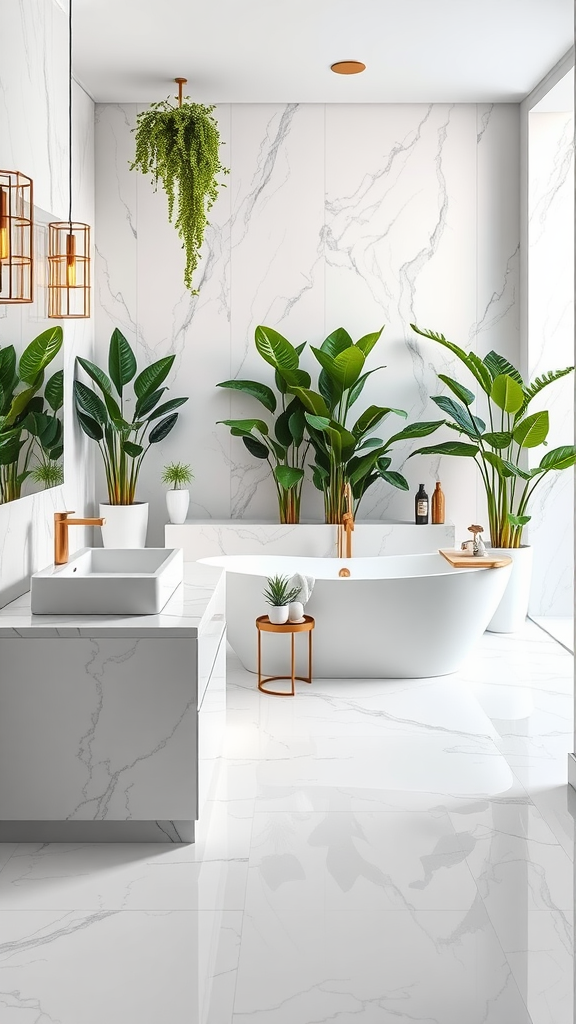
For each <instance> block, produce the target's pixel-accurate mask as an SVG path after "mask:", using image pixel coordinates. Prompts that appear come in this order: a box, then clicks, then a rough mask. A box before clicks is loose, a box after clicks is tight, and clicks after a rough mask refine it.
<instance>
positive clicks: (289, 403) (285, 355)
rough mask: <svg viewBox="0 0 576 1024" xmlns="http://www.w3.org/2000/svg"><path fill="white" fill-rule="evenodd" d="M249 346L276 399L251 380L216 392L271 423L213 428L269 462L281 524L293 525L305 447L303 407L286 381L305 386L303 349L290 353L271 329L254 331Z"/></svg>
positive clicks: (232, 423) (249, 421)
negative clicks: (244, 402) (244, 401)
mask: <svg viewBox="0 0 576 1024" xmlns="http://www.w3.org/2000/svg"><path fill="white" fill-rule="evenodd" d="M254 340H255V344H256V350H257V352H258V353H259V354H260V355H261V356H262V358H263V359H264V361H265V362H266V363H268V364H269V365H270V366H273V367H274V370H275V374H274V382H275V385H276V392H277V393H275V392H274V390H273V389H272V388H271V387H270V386H269V385H268V384H262V383H260V382H259V381H254V380H225V381H222V382H221V383H220V384H218V385H217V387H219V388H227V389H228V390H230V391H236V392H240V393H241V394H244V395H247V396H248V397H249V398H251V399H255V400H256V401H257V402H259V403H260V405H262V406H263V407H264V408H265V409H266V410H267V411H268V412H269V413H272V415H273V416H274V417H275V418H274V419H273V421H272V424H271V425H270V426H269V425H268V423H266V421H265V420H262V419H241V420H232V419H231V420H219V421H218V422H219V423H222V424H224V426H227V427H229V429H230V433H231V434H232V436H233V437H241V438H242V441H243V443H244V446H245V447H246V448H247V449H248V451H249V452H250V454H251V455H253V456H254V458H256V459H262V460H263V461H264V460H267V461H268V463H269V464H270V466H271V468H272V475H273V480H274V484H275V486H276V495H277V498H278V509H279V515H280V522H281V523H297V522H299V519H300V500H301V494H302V482H303V480H304V465H305V461H306V457H307V454H308V448H309V443H310V442H309V440H308V439H307V438H306V436H305V426H306V424H305V419H304V407H303V405H302V403H301V401H300V400H299V399H298V398H296V397H294V395H290V394H289V393H288V384H287V381H288V380H290V381H292V382H293V383H297V382H300V383H303V384H309V383H310V375H309V374H308V373H306V372H305V371H304V370H302V369H300V356H301V354H302V352H303V350H304V348H305V345H300V346H299V347H298V348H295V347H294V346H293V345H292V344H291V343H290V342H289V341H288V340H287V339H286V338H284V337H283V336H282V335H281V334H279V333H278V331H275V330H273V329H272V328H271V327H257V328H256V331H255V335H254ZM256 435H259V436H256Z"/></svg>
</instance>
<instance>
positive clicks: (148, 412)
mask: <svg viewBox="0 0 576 1024" xmlns="http://www.w3.org/2000/svg"><path fill="white" fill-rule="evenodd" d="M174 359H175V356H173V355H171V356H164V357H163V358H162V359H158V360H157V362H155V363H151V364H150V366H146V367H145V368H144V369H143V370H142V371H141V372H140V373H138V374H137V369H138V367H137V363H136V356H135V355H134V352H133V351H132V348H131V347H130V345H129V343H128V342H127V340H126V338H125V337H124V335H123V334H121V332H120V331H119V330H117V329H116V330H114V331H113V332H112V337H111V339H110V346H109V351H108V373H105V371H104V370H102V369H101V368H100V367H99V366H97V365H96V364H95V363H92V362H90V360H89V359H83V358H81V357H80V356H78V357H77V360H76V361H77V363H78V364H79V366H81V367H82V369H83V370H84V371H85V373H86V374H87V375H88V377H90V378H91V380H92V381H93V382H94V383H95V384H96V386H97V388H98V391H99V393H98V392H97V391H95V390H94V389H93V388H91V387H89V386H88V385H87V384H85V383H84V382H83V381H82V380H75V381H74V401H75V405H76V414H77V416H78V422H79V423H80V426H81V427H82V430H83V431H84V433H85V434H86V435H87V436H88V437H90V438H91V439H92V440H93V441H96V444H97V445H98V448H99V450H100V454H101V456H102V461H103V463H104V471H105V474H106V484H107V488H108V501H109V503H110V504H111V505H132V504H134V502H135V495H136V486H137V484H138V476H139V473H140V469H141V467H142V462H143V460H144V457H145V455H146V453H147V452H148V451H149V450H150V447H151V446H152V445H153V444H158V443H159V442H160V441H163V440H164V438H165V437H167V436H168V434H169V433H170V431H171V430H173V429H174V427H175V426H176V422H177V420H178V413H177V412H176V409H179V408H180V406H182V405H183V404H184V402H187V401H188V399H187V398H171V399H168V401H162V397H163V395H164V393H165V392H166V391H167V390H168V388H167V387H166V386H164V387H163V386H162V385H163V384H164V381H165V380H166V378H167V377H168V374H169V373H170V370H171V369H172V364H173V362H174ZM131 381H133V385H132V387H133V390H134V397H135V403H134V407H133V412H132V418H131V419H127V416H128V413H127V399H126V387H127V385H128V384H130V382H131Z"/></svg>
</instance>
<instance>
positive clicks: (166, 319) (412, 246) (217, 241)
mask: <svg viewBox="0 0 576 1024" xmlns="http://www.w3.org/2000/svg"><path fill="white" fill-rule="evenodd" d="M137 110H138V108H137V107H136V106H135V105H124V106H120V105H100V106H97V109H96V195H97V225H98V229H97V287H98V309H97V321H96V329H97V349H98V352H99V358H100V360H104V358H105V352H106V348H107V344H108V339H109V336H110V333H111V331H112V329H113V328H114V327H115V326H119V327H120V328H121V329H122V330H124V331H125V332H126V334H127V336H128V337H129V338H130V339H131V340H132V341H134V340H135V339H136V341H137V346H138V352H139V356H140V357H141V358H143V357H147V358H153V357H159V356H161V355H163V354H165V353H167V352H175V353H176V355H177V359H176V372H175V374H174V380H173V381H172V384H173V387H174V394H175V395H178V394H188V395H189V396H190V399H191V400H190V402H189V403H188V405H187V406H185V407H184V410H183V412H182V417H181V422H180V423H179V425H178V427H177V429H176V430H175V431H174V432H173V434H172V435H170V437H169V438H168V439H167V440H166V442H164V443H163V444H162V445H160V446H159V450H158V449H157V450H155V451H154V452H151V453H150V455H149V457H148V461H147V463H146V464H145V467H144V470H143V475H142V480H141V486H140V494H139V497H140V498H141V499H144V500H149V501H150V502H151V529H150V533H149V542H152V543H160V542H161V541H162V525H163V523H164V522H165V521H166V513H165V505H164V498H163V494H162V485H161V484H160V473H161V468H162V465H163V463H164V462H165V461H167V460H173V459H179V460H180V459H181V460H184V461H186V462H190V463H191V464H192V466H193V468H194V472H195V476H196V479H195V482H194V484H193V488H192V504H191V515H192V516H193V517H196V518H203V519H205V518H206V517H214V518H221V519H222V518H223V519H226V518H228V517H230V516H232V517H242V518H246V519H250V520H252V521H254V520H255V519H260V518H268V519H274V518H275V517H276V505H275V496H274V490H273V488H272V486H271V484H270V481H269V480H267V478H266V477H267V467H266V465H265V464H264V465H263V464H262V463H260V462H257V461H256V460H254V459H253V458H252V457H251V456H249V455H248V453H247V451H246V449H245V448H244V446H243V444H242V443H241V441H239V439H237V438H234V439H231V438H230V437H229V435H228V432H227V430H226V429H225V428H224V427H216V426H215V421H216V420H218V419H224V418H227V417H229V416H231V415H243V414H248V412H249V410H253V409H254V406H253V404H251V403H248V402H246V401H245V400H244V399H242V398H241V397H239V396H234V395H231V394H230V393H224V392H221V391H218V390H217V389H216V388H215V384H216V383H217V382H218V381H221V380H225V379H226V378H229V377H234V376H246V377H256V378H260V379H265V377H266V370H267V368H266V366H265V365H264V364H263V363H262V361H261V359H260V357H259V356H258V355H257V354H256V352H255V349H254V344H253V337H254V328H255V327H256V326H257V325H258V324H260V323H264V324H268V325H271V326H274V327H276V328H277V329H278V330H280V331H281V332H282V333H283V334H285V335H286V336H287V337H288V338H290V339H291V340H292V341H293V342H295V343H298V342H301V341H304V340H308V341H310V342H311V343H313V344H318V343H319V342H321V340H322V339H323V338H324V337H325V336H326V334H328V333H329V331H330V330H332V329H334V328H335V327H337V326H340V325H342V326H345V327H346V328H347V329H348V330H349V331H350V333H351V334H352V336H353V337H355V338H356V337H359V336H360V335H361V334H362V333H364V332H366V331H369V330H373V329H375V328H377V327H379V326H381V325H382V324H386V330H385V333H384V337H383V340H382V342H381V343H380V352H379V356H378V359H377V360H375V361H374V362H373V363H372V365H378V362H380V363H383V364H386V366H387V368H386V369H385V370H383V371H382V372H381V373H380V374H376V375H374V377H373V378H371V382H370V386H367V387H366V389H365V393H364V394H365V399H366V403H369V402H377V403H379V404H388V403H389V404H392V405H396V406H400V407H403V408H405V409H406V410H407V411H408V413H409V415H410V418H411V419H412V420H414V419H424V418H426V419H433V418H438V416H437V410H436V407H435V406H434V405H433V404H432V403H430V401H429V400H428V397H427V396H428V393H429V392H431V393H432V394H435V393H439V391H440V388H438V385H437V382H436V377H435V373H434V371H433V366H435V367H436V368H438V369H444V370H446V369H447V368H448V372H450V369H455V367H454V364H453V361H452V360H450V359H446V357H445V355H444V350H441V349H440V348H439V347H437V346H435V345H434V344H433V343H432V342H423V343H422V344H420V343H419V342H418V341H417V340H416V338H415V336H414V335H413V334H412V332H411V331H410V329H409V326H408V325H409V323H410V321H416V322H417V323H419V324H420V325H423V326H427V327H431V328H434V329H436V330H440V331H443V332H444V333H445V334H446V335H447V336H448V337H450V338H452V339H453V340H454V341H458V342H459V343H461V344H464V345H468V344H471V343H472V341H473V340H474V339H475V336H476V335H477V337H476V340H475V344H476V345H477V346H478V347H479V349H480V351H481V352H486V351H488V350H489V349H490V348H492V347H494V348H496V349H497V350H499V351H501V352H503V353H505V354H507V355H508V356H510V357H512V358H517V356H518V346H519V331H518V304H517V298H518V295H517V291H518V287H517V281H518V246H519V222H518V218H519V215H518V180H519V113H518V107H517V106H516V105H513V104H502V105H493V106H490V105H474V104H470V105H450V106H449V105H442V104H435V105H429V106H426V105H410V104H402V105H382V104H365V105H364V104H359V105H358V104H354V105H340V104H331V105H326V106H324V105H320V104H304V105H299V104H288V105H275V104H266V105H264V104H251V105H248V104H236V105H225V106H220V107H218V108H217V112H216V113H217V117H218V120H219V124H220V130H221V134H222V137H223V139H224V140H225V142H226V147H225V149H224V160H225V162H226V163H227V164H228V165H229V166H230V167H231V174H230V176H229V177H228V178H227V179H226V183H227V188H226V189H225V190H224V191H223V193H222V196H221V198H220V199H219V201H218V203H217V205H216V206H215V207H214V209H213V211H212V215H211V221H212V224H211V227H210V229H209V230H208V233H207V239H206V244H205V248H204V260H203V263H202V264H201V271H200V274H199V276H198V279H197V284H199V285H200V295H199V296H198V297H196V298H191V297H190V296H189V295H188V294H187V293H186V292H185V290H184V287H183V284H182V272H183V261H182V253H181V250H180V243H179V241H178V238H177V236H176V233H175V231H174V229H173V228H172V227H171V226H170V225H169V224H168V223H167V217H166V199H165V196H164V194H163V193H162V192H161V191H160V192H158V193H157V194H155V193H154V192H153V191H152V188H151V186H150V183H149V182H148V181H147V180H146V179H145V178H144V177H143V176H141V175H139V174H136V173H133V172H130V170H129V168H128V163H129V160H130V159H131V157H132V154H133V146H134V139H133V135H132V132H131V130H132V128H133V126H134V123H135V118H136V113H137ZM308 365H310V366H311V367H312V366H313V365H316V364H315V361H314V360H313V359H309V360H308ZM462 379H464V378H462ZM466 383H468V384H470V381H466ZM390 432H392V428H390ZM437 436H438V439H440V435H437ZM444 436H446V437H447V436H450V437H452V436H453V435H452V434H450V435H448V433H446V435H444ZM410 450H411V446H409V445H405V446H404V447H403V448H402V450H400V451H399V452H398V453H397V456H396V460H395V464H396V465H397V466H400V465H401V464H402V463H403V461H404V459H405V458H406V457H407V455H408V454H409V452H410ZM404 471H405V473H406V475H407V477H408V479H409V481H410V484H411V487H412V493H411V494H410V495H406V494H404V493H402V492H399V491H394V490H392V489H390V488H389V487H387V486H384V485H382V486H377V487H375V488H374V490H373V491H371V492H370V494H369V496H368V497H367V498H366V499H365V501H364V503H363V506H362V510H361V515H362V517H368V518H380V517H386V518H391V519H411V518H412V515H413V493H414V489H415V488H416V486H417V484H418V483H419V482H420V481H425V482H426V483H427V486H428V488H429V490H430V491H431V490H432V489H433V486H434V480H435V478H436V474H437V473H439V475H440V477H441V479H442V483H443V487H444V490H445V492H446V498H447V516H448V518H449V519H451V520H452V521H454V522H455V523H456V525H457V532H458V535H460V533H461V532H462V531H465V529H466V527H467V525H468V523H470V522H471V521H474V520H475V521H478V519H479V517H480V520H481V517H482V516H483V515H484V512H483V499H482V495H481V493H480V491H479V488H478V481H477V479H476V476H475V473H474V468H473V467H472V466H469V465H467V464H464V463H463V462H462V461H460V460H458V461H455V460H446V459H445V460H443V461H442V463H441V464H439V460H437V459H422V458H419V459H414V460H412V461H410V462H408V463H407V464H406V465H405V467H404ZM101 488H102V480H100V489H101ZM303 515H304V517H311V518H314V517H320V516H321V502H320V498H319V495H318V493H317V492H316V491H315V490H314V489H313V488H312V486H311V485H310V486H309V487H308V488H307V490H306V495H305V499H304V503H303Z"/></svg>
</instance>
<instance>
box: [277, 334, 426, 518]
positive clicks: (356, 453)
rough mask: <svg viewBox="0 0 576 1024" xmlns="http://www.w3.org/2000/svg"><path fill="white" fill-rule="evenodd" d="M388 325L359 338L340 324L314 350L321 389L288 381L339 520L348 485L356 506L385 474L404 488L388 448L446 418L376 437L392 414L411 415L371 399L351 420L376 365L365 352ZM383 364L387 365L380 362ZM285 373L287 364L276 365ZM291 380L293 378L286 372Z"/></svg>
mask: <svg viewBox="0 0 576 1024" xmlns="http://www.w3.org/2000/svg"><path fill="white" fill-rule="evenodd" d="M383 330H384V328H381V329H380V330H379V331H375V332H374V333H372V334H367V335H366V336H365V337H363V338H361V339H360V340H359V341H358V342H356V343H354V342H353V341H352V338H351V337H350V335H349V334H348V332H347V331H346V330H344V328H343V327H339V328H337V329H336V330H335V331H333V332H332V334H329V335H328V337H327V338H326V339H325V340H324V342H323V343H322V345H321V346H320V348H314V347H312V352H313V354H314V356H315V358H316V359H317V361H318V363H319V364H320V366H321V371H320V374H319V377H318V390H317V391H314V390H312V389H311V388H310V387H307V386H304V387H299V386H295V385H293V384H290V383H288V387H289V390H290V391H291V392H292V393H293V394H294V395H296V397H297V398H299V399H300V401H301V402H302V405H303V406H304V409H305V411H306V424H307V429H308V436H309V438H310V441H311V444H312V448H313V451H314V462H315V464H314V466H313V471H312V479H313V482H314V484H315V486H316V487H317V488H318V490H321V491H322V492H323V494H324V512H325V518H326V522H328V523H340V522H342V517H343V514H344V511H345V506H344V486H345V484H346V483H350V485H351V487H352V494H353V497H354V501H355V505H356V508H358V505H359V504H360V501H361V500H362V498H363V496H364V494H365V493H366V491H367V490H368V488H369V487H371V486H372V484H373V483H375V481H376V480H378V479H381V480H384V481H386V483H389V484H391V485H392V486H393V487H398V488H399V489H401V490H407V489H408V483H407V481H406V480H405V478H404V477H403V476H402V474H401V473H399V472H397V471H395V470H390V468H389V467H390V463H391V460H390V458H389V457H388V452H390V450H391V449H392V446H393V444H394V443H397V442H399V441H403V440H405V439H408V438H409V437H410V438H411V437H423V436H425V435H426V434H430V433H432V432H433V431H434V430H436V429H437V428H438V427H439V426H440V425H441V424H442V423H443V420H438V421H436V422H429V423H421V424H411V425H410V426H409V427H407V428H406V430H405V431H400V432H399V433H397V434H394V435H393V436H392V437H391V438H389V440H388V441H383V440H382V439H380V438H374V437H372V436H371V435H372V432H373V431H374V430H376V429H377V427H379V426H380V424H381V423H383V421H384V420H385V419H387V417H388V416H390V415H391V414H394V415H397V416H402V417H404V418H405V417H406V413H405V412H404V410H403V409H395V408H393V407H392V406H383V405H371V406H369V407H368V408H367V409H365V411H364V412H363V413H361V414H360V415H359V416H357V417H356V419H355V421H354V422H353V423H352V422H351V408H352V406H353V405H354V403H355V402H356V400H357V399H358V398H359V396H360V394H361V392H362V389H363V387H364V384H365V383H366V381H367V379H368V377H369V376H370V374H371V373H374V372H376V371H375V370H368V371H366V369H365V364H366V358H367V356H368V355H369V354H370V352H372V350H373V348H374V347H375V345H376V344H377V342H378V341H379V339H380V336H381V334H382V331H383ZM378 369H383V367H378ZM277 370H278V372H279V373H280V375H282V374H283V370H282V368H281V367H280V366H278V367H277ZM287 382H288V378H287Z"/></svg>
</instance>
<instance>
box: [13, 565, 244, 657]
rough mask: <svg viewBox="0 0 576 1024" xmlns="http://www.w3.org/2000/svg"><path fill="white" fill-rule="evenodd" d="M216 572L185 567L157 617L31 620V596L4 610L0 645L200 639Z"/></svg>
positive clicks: (204, 567) (212, 601)
mask: <svg viewBox="0 0 576 1024" xmlns="http://www.w3.org/2000/svg"><path fill="white" fill-rule="evenodd" d="M223 575H224V570H223V569H221V568H220V567H218V566H213V565H201V564H200V563H198V562H186V563H185V564H184V582H183V583H181V584H180V586H179V587H178V589H177V590H176V591H175V592H174V594H173V595H172V597H171V598H170V600H169V601H168V603H167V604H166V605H165V606H164V608H163V610H162V611H161V612H159V614H158V615H78V616H74V615H32V612H31V611H30V592H28V593H27V594H24V595H23V596H22V597H19V598H17V599H16V600H15V601H12V602H11V603H10V604H7V605H6V606H5V607H4V608H0V639H6V638H11V639H15V638H18V637H19V638H30V637H34V638H36V639H40V638H46V637H97V636H107V637H119V638H120V637H144V636H145V637H149V638H153V637H161V638H162V639H169V638H170V637H178V638H185V637H197V636H198V634H199V633H200V632H201V631H202V627H203V626H204V625H205V624H206V623H207V622H208V620H209V619H210V617H211V615H212V612H213V606H214V604H215V595H216V589H217V587H218V584H219V582H220V580H221V579H222V577H223Z"/></svg>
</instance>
